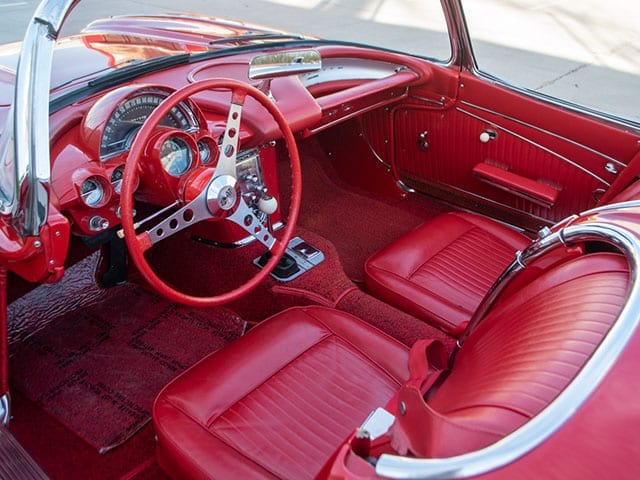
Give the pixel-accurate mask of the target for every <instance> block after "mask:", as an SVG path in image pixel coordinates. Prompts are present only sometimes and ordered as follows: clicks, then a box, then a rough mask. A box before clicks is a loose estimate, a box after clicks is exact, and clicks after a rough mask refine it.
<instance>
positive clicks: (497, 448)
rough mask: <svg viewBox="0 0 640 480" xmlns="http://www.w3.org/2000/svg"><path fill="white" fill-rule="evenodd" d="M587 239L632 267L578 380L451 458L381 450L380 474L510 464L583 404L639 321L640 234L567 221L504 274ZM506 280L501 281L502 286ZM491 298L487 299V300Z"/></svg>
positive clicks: (409, 475)
mask: <svg viewBox="0 0 640 480" xmlns="http://www.w3.org/2000/svg"><path fill="white" fill-rule="evenodd" d="M578 218H580V217H577V219H578ZM587 240H599V241H604V242H606V243H609V244H611V245H614V246H616V247H617V248H618V249H620V250H621V251H622V252H623V253H624V254H625V256H626V257H627V261H628V262H629V268H630V289H629V292H628V294H627V299H626V302H625V305H624V307H623V308H622V311H621V312H620V314H619V315H618V318H617V319H616V321H615V322H614V324H613V325H612V327H611V329H610V330H609V332H608V333H607V334H606V335H605V337H604V339H603V340H602V342H601V343H600V345H599V346H598V348H597V349H596V350H595V352H594V353H593V355H592V356H591V358H589V360H588V361H587V362H586V363H585V365H584V367H583V368H582V370H581V371H580V372H579V373H578V374H577V375H576V377H575V378H574V380H573V381H572V382H571V383H570V384H569V385H568V386H567V387H566V388H565V389H564V390H563V391H562V392H561V393H560V395H558V397H557V398H556V399H555V400H554V401H553V402H551V403H550V404H549V405H548V406H547V407H546V408H545V409H544V410H543V411H542V412H540V413H539V414H538V415H536V416H535V417H534V418H532V419H531V420H530V421H529V422H527V423H526V424H524V425H523V426H522V427H520V428H518V429H517V430H516V431H514V432H513V433H511V434H509V435H507V436H506V437H504V438H503V439H501V440H499V441H498V442H496V443H494V444H493V445H490V446H488V447H485V448H483V449H480V450H477V451H474V452H470V453H467V454H463V455H458V456H455V457H449V458H437V459H415V458H406V457H399V456H394V455H382V456H381V457H380V459H379V460H378V463H377V465H376V474H378V475H380V476H382V477H389V478H402V479H423V478H426V479H431V478H468V477H472V476H476V475H482V474H484V473H487V472H490V471H493V470H496V469H498V468H501V467H504V466H506V465H509V464H510V463H512V462H514V461H515V460H517V459H518V458H520V457H522V456H523V455H526V454H527V453H528V452H530V451H531V450H533V449H535V448H537V447H538V446H539V445H540V444H541V443H543V442H544V441H545V440H546V439H547V438H549V437H550V436H551V435H553V434H554V432H556V431H557V430H558V429H559V428H560V427H562V425H563V424H564V423H566V422H567V421H568V420H569V419H570V418H571V417H572V415H573V414H574V413H575V412H576V411H577V410H578V409H579V408H580V407H581V406H582V405H583V404H584V402H585V401H586V400H587V399H588V398H589V397H590V396H591V394H592V393H593V392H594V391H595V389H596V388H597V387H598V385H599V384H600V382H602V380H603V379H604V378H605V376H606V375H607V374H608V372H609V371H610V370H611V368H612V367H613V366H614V364H615V363H616V361H617V360H618V357H619V356H620V354H621V353H622V351H623V350H624V348H625V347H626V345H627V343H628V342H629V340H630V339H631V338H632V337H633V336H634V333H635V332H636V330H637V328H638V324H640V316H638V315H637V312H638V311H640V281H639V279H638V266H639V264H640V241H639V239H638V237H637V236H636V235H635V234H634V233H633V232H632V231H630V230H627V229H626V228H625V227H622V226H619V225H615V224H612V223H608V222H607V221H606V220H603V221H594V222H593V223H583V224H577V225H568V226H566V227H565V228H562V229H560V230H558V231H557V232H554V233H551V234H549V235H548V236H546V237H544V238H541V239H539V240H538V241H536V242H535V243H533V244H532V245H531V246H530V247H528V248H527V249H526V250H525V251H524V252H522V253H521V254H520V255H519V256H518V259H517V261H515V262H514V263H513V264H512V265H511V266H510V267H509V269H508V270H507V271H506V272H505V274H503V277H507V278H510V277H511V276H513V275H514V274H515V273H516V272H517V271H518V270H520V269H521V268H522V267H521V266H520V264H521V263H522V264H525V265H526V264H527V263H529V262H531V261H533V260H535V259H536V258H538V257H540V256H542V255H544V254H545V253H547V252H548V251H550V250H553V249H555V248H557V247H559V246H561V245H563V244H565V243H570V242H574V241H576V242H578V241H587ZM506 283H507V282H504V281H503V282H502V283H500V285H502V286H503V287H502V288H504V285H506ZM497 293H499V291H498V292H497ZM494 298H495V297H494ZM490 301H491V300H490V299H485V301H483V303H484V302H490ZM462 348H464V347H462Z"/></svg>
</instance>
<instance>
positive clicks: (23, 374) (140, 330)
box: [9, 258, 245, 452]
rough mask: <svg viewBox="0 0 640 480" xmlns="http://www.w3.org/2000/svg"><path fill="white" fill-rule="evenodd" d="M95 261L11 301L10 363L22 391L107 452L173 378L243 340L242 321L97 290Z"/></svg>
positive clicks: (132, 292) (132, 290) (125, 289)
mask: <svg viewBox="0 0 640 480" xmlns="http://www.w3.org/2000/svg"><path fill="white" fill-rule="evenodd" d="M94 263H95V258H93V259H92V258H89V259H87V260H83V261H82V262H80V264H78V265H76V266H74V267H72V268H70V269H69V270H68V271H67V273H66V274H65V277H64V279H63V280H62V281H61V282H60V283H58V284H55V285H43V286H41V287H38V288H36V289H35V290H33V291H32V292H30V293H29V294H27V295H25V296H24V297H22V298H21V299H19V300H17V301H16V302H13V303H12V304H11V306H10V308H9V314H10V324H11V325H12V327H13V328H12V327H10V332H13V334H12V335H11V336H12V342H11V358H10V364H11V367H10V369H11V380H12V384H13V385H14V386H15V387H16V388H18V389H20V390H21V391H22V392H23V393H25V394H26V395H27V396H28V397H29V398H31V399H32V400H34V401H35V402H37V403H38V404H40V405H41V406H42V407H43V408H44V409H45V410H47V411H48V412H50V413H51V414H53V415H55V416H56V417H57V418H58V419H59V420H60V421H61V422H62V423H64V424H65V425H67V426H68V427H69V428H70V429H72V430H73V431H75V432H76V433H77V434H78V435H79V436H80V437H82V438H83V439H84V440H86V441H87V442H89V443H90V444H92V445H93V446H95V448H97V449H98V450H99V451H100V452H106V451H108V450H110V449H112V448H114V447H116V446H118V445H120V444H121V443H122V442H124V441H125V440H127V439H128V438H129V437H131V436H132V435H133V434H135V433H136V432H137V431H138V430H139V429H140V428H142V427H143V426H144V425H145V424H146V423H147V422H148V421H149V420H150V418H151V415H150V411H151V405H152V402H153V399H154V398H155V396H156V395H157V394H158V392H159V391H160V389H161V388H162V387H163V386H164V385H165V384H166V383H167V382H168V381H169V380H170V379H171V378H173V377H174V376H175V375H177V374H178V373H180V372H181V371H183V370H185V369H186V368H187V367H188V366H190V365H191V364H193V363H195V362H196V361H197V360H199V359H200V358H202V357H203V356H204V355H206V354H208V353H210V352H212V351H214V350H217V349H218V348H220V347H222V346H223V345H224V344H225V343H227V342H229V341H231V340H233V339H235V338H237V337H239V336H240V335H241V334H242V332H243V331H244V327H245V323H244V321H243V320H242V319H241V318H240V317H238V316H237V315H236V314H235V313H233V312H231V311H230V310H228V309H224V308H212V309H196V308H191V307H183V306H178V305H175V304H172V303H171V302H169V301H168V300H165V299H164V298H161V297H158V296H157V295H155V294H153V293H151V292H148V291H146V290H144V289H142V288H140V287H137V286H135V285H131V284H128V285H123V286H119V287H115V288H112V289H108V290H103V289H99V288H98V287H96V286H93V282H92V275H91V270H92V268H93V264H94ZM43 325H44V328H40V327H42V326H43ZM38 328H40V329H38ZM26 330H31V333H26V332H25V331H26Z"/></svg>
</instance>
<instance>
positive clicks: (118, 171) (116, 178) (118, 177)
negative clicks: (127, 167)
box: [111, 165, 124, 195]
mask: <svg viewBox="0 0 640 480" xmlns="http://www.w3.org/2000/svg"><path fill="white" fill-rule="evenodd" d="M123 176H124V165H119V166H117V167H116V168H114V169H113V172H111V187H112V188H113V191H114V192H116V193H117V194H118V195H120V192H121V191H122V177H123Z"/></svg>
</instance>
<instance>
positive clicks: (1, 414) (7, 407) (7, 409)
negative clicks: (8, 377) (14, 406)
mask: <svg viewBox="0 0 640 480" xmlns="http://www.w3.org/2000/svg"><path fill="white" fill-rule="evenodd" d="M9 420H11V397H10V396H9V393H5V394H4V395H2V397H0V422H2V424H3V425H4V426H5V427H6V426H8V425H9Z"/></svg>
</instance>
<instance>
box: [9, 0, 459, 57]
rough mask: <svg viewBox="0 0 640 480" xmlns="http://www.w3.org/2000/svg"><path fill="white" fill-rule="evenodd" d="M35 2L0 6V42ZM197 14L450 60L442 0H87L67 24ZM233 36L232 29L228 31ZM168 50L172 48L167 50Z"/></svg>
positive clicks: (22, 23) (13, 36) (67, 29)
mask: <svg viewBox="0 0 640 480" xmlns="http://www.w3.org/2000/svg"><path fill="white" fill-rule="evenodd" d="M34 6H35V4H34V2H15V3H14V2H12V3H10V4H7V5H5V6H3V5H0V12H2V13H4V14H5V15H3V16H0V17H1V18H0V25H1V26H2V28H0V42H1V43H7V42H12V41H19V40H21V39H22V36H23V35H24V29H25V27H26V25H27V21H28V19H29V16H30V15H31V14H32V13H33V9H34ZM176 10H179V11H180V12H197V13H198V14H201V15H208V16H214V17H219V18H225V19H230V20H239V21H242V22H249V23H252V24H257V25H264V26H266V27H269V28H272V29H276V30H282V31H286V32H289V33H300V34H304V35H312V36H316V37H321V38H326V39H332V40H345V41H351V42H357V43H364V44H368V45H373V46H379V47H383V48H389V49H393V50H400V51H404V52H407V53H411V54H415V55H420V56H425V57H429V58H434V59H438V60H442V61H447V60H448V59H449V58H450V57H451V48H450V45H449V38H448V34H447V33H446V31H447V27H446V22H445V19H444V15H443V13H442V7H441V5H440V1H439V0H388V1H384V2H357V1H353V0H335V1H326V0H247V1H242V2H229V1H227V0H209V1H207V2H202V1H201V0H183V1H181V2H179V4H176V2H174V1H171V0H155V1H154V2H139V1H122V2H97V1H95V0H84V1H83V2H81V3H80V4H79V5H78V6H77V7H76V8H75V10H74V12H73V13H72V15H71V16H70V17H69V19H68V20H67V22H66V23H65V26H64V27H63V30H62V32H63V35H70V34H73V33H77V32H79V31H80V30H81V29H82V28H84V27H85V26H86V25H87V24H88V23H89V22H91V21H93V20H95V19H98V18H106V17H109V16H113V15H132V14H156V13H161V12H164V13H166V12H175V11H176ZM230 35H231V33H230ZM168 53H169V52H168Z"/></svg>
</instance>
